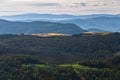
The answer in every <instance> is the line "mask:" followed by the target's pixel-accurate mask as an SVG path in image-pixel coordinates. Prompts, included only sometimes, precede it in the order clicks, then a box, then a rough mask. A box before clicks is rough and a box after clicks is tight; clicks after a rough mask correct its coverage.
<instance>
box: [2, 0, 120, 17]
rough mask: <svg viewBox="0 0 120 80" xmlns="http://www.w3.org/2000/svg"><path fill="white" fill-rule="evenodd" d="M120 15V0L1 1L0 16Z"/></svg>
mask: <svg viewBox="0 0 120 80" xmlns="http://www.w3.org/2000/svg"><path fill="white" fill-rule="evenodd" d="M24 13H40V14H44V13H46V14H76V15H88V14H120V0H0V15H13V14H24Z"/></svg>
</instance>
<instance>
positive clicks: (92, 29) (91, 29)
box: [87, 28, 109, 32]
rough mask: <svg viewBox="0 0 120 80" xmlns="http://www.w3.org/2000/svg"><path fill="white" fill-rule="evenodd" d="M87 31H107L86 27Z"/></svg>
mask: <svg viewBox="0 0 120 80" xmlns="http://www.w3.org/2000/svg"><path fill="white" fill-rule="evenodd" d="M87 31H89V32H109V31H105V30H101V29H95V28H90V29H87Z"/></svg>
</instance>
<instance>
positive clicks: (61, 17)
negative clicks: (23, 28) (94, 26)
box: [0, 13, 78, 22]
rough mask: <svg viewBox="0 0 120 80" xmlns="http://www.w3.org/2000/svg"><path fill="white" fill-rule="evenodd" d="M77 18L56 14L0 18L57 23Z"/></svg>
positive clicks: (4, 17) (33, 14) (32, 14)
mask: <svg viewBox="0 0 120 80" xmlns="http://www.w3.org/2000/svg"><path fill="white" fill-rule="evenodd" d="M77 17H78V16H74V15H67V14H62V15H57V14H35V13H31V14H20V15H11V16H0V18H1V19H6V20H12V21H27V22H28V21H38V20H39V21H59V20H66V19H74V18H75V19H76V18H77Z"/></svg>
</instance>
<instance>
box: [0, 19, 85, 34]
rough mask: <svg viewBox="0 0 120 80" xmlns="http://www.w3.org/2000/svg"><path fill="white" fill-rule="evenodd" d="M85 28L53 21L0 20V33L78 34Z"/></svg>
mask: <svg viewBox="0 0 120 80" xmlns="http://www.w3.org/2000/svg"><path fill="white" fill-rule="evenodd" d="M84 31H85V30H83V29H81V28H80V27H79V26H77V25H75V24H71V23H67V24H62V23H55V22H43V21H33V22H13V21H7V20H0V34H19V33H28V34H32V33H64V34H79V33H82V32H84Z"/></svg>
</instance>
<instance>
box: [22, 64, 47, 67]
mask: <svg viewBox="0 0 120 80" xmlns="http://www.w3.org/2000/svg"><path fill="white" fill-rule="evenodd" d="M22 66H23V67H35V68H47V67H48V66H47V65H45V64H23V65H22Z"/></svg>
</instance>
